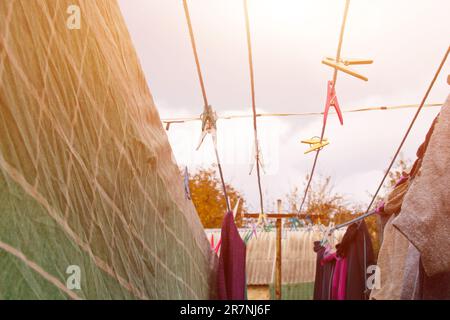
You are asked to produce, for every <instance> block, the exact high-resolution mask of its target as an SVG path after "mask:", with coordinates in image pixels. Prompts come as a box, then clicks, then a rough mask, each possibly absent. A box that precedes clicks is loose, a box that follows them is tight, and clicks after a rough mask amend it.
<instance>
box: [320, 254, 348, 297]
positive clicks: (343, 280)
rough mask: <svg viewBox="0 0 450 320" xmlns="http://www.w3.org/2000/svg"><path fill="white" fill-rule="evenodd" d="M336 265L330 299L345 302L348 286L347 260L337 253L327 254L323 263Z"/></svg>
mask: <svg viewBox="0 0 450 320" xmlns="http://www.w3.org/2000/svg"><path fill="white" fill-rule="evenodd" d="M330 262H332V263H333V265H334V270H333V276H332V277H331V292H330V294H329V297H330V299H331V300H345V290H346V286H347V259H346V258H340V257H338V256H337V255H336V252H333V253H329V254H327V253H325V254H324V257H323V258H322V263H323V264H326V263H330Z"/></svg>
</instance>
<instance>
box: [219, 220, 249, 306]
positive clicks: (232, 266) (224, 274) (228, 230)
mask: <svg viewBox="0 0 450 320" xmlns="http://www.w3.org/2000/svg"><path fill="white" fill-rule="evenodd" d="M220 241H221V248H220V256H219V267H218V277H217V288H218V298H219V299H220V300H243V299H245V291H246V285H245V282H246V280H245V256H246V247H245V244H244V242H243V241H242V238H241V236H240V234H239V231H238V229H237V227H236V224H235V223H234V218H233V213H232V212H228V213H227V214H226V215H225V218H224V219H223V222H222V231H221V240H220Z"/></svg>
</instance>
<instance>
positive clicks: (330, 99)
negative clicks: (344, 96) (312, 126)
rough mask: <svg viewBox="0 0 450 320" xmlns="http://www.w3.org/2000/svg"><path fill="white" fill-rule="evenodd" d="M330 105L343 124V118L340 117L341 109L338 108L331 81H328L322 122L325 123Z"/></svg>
mask: <svg viewBox="0 0 450 320" xmlns="http://www.w3.org/2000/svg"><path fill="white" fill-rule="evenodd" d="M330 107H334V109H335V110H336V113H337V115H338V117H339V121H340V122H341V125H344V119H343V118H342V113H341V109H340V108H339V102H338V99H337V96H336V90H335V88H334V85H333V81H328V88H327V103H326V105H325V111H324V113H323V123H324V125H326V123H327V118H328V111H329V110H330Z"/></svg>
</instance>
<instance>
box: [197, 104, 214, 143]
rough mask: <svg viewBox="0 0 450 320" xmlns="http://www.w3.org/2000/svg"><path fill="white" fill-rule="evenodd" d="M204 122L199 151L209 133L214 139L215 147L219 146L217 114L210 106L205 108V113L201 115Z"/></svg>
mask: <svg viewBox="0 0 450 320" xmlns="http://www.w3.org/2000/svg"><path fill="white" fill-rule="evenodd" d="M200 120H202V133H201V135H200V141H199V143H198V147H197V150H198V149H200V146H201V145H202V143H203V140H204V139H205V137H206V135H207V134H208V133H209V134H211V137H212V139H213V143H214V147H216V146H217V125H216V123H217V114H216V112H215V111H214V110H213V108H212V107H211V106H210V105H207V106H205V109H204V110H203V113H202V114H201V115H200Z"/></svg>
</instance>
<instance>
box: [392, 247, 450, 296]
mask: <svg viewBox="0 0 450 320" xmlns="http://www.w3.org/2000/svg"><path fill="white" fill-rule="evenodd" d="M400 299H404V300H444V299H450V272H443V273H439V274H437V275H435V276H432V277H429V276H428V275H427V274H426V273H425V271H424V268H423V265H422V263H421V261H420V252H419V251H418V250H417V249H416V247H414V245H412V244H410V246H409V248H408V254H407V258H406V262H405V270H404V277H403V284H402V291H401V296H400Z"/></svg>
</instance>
